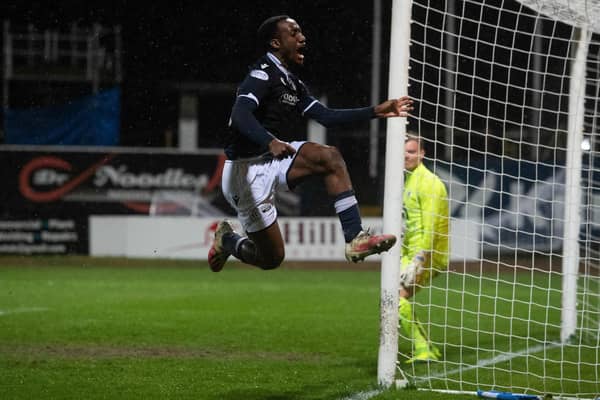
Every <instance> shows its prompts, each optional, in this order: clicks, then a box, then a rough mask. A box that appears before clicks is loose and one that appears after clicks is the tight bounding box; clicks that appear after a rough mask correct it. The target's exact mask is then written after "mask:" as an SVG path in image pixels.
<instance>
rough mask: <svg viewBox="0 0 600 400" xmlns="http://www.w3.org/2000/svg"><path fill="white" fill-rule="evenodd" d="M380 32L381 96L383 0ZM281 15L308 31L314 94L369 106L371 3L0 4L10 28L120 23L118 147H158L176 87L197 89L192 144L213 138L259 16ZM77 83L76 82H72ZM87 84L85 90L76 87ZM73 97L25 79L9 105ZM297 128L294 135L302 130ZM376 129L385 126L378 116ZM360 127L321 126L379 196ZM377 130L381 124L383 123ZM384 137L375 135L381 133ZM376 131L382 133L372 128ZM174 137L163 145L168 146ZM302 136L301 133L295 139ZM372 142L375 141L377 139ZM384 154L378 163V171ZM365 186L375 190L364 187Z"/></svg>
mask: <svg viewBox="0 0 600 400" xmlns="http://www.w3.org/2000/svg"><path fill="white" fill-rule="evenodd" d="M382 8H383V12H382V14H383V17H382V22H383V24H382V25H383V34H382V53H383V56H382V58H381V60H379V66H380V68H381V71H382V82H381V93H382V97H385V96H386V94H385V93H386V91H387V90H386V88H387V81H386V77H387V72H388V71H387V65H388V63H387V53H388V51H389V50H388V49H389V31H388V30H389V18H390V12H389V10H390V8H391V0H384V1H383V2H382ZM277 14H288V15H290V16H292V17H294V18H296V19H297V21H298V22H299V23H300V25H301V26H302V28H303V30H304V33H305V34H306V36H307V37H308V46H309V51H308V54H307V60H306V64H305V67H304V68H303V70H302V71H301V74H300V75H301V77H302V78H303V80H304V81H306V82H307V83H308V84H309V87H310V88H311V90H312V91H313V94H315V95H317V96H320V95H322V94H326V95H327V101H328V104H329V105H331V106H333V107H343V108H345V107H358V106H365V105H369V104H370V103H371V102H370V92H371V63H372V60H371V51H372V25H373V4H372V2H359V1H353V2H348V1H341V0H334V1H325V0H318V1H310V2H299V1H289V0H282V1H235V0H222V1H217V2H212V1H211V2H208V1H198V2H195V1H168V2H167V1H160V2H145V3H139V2H131V1H129V2H127V1H108V2H103V3H99V2H89V3H88V2H81V1H58V2H52V3H51V2H21V1H16V0H9V1H4V2H2V3H0V16H1V19H3V20H9V21H10V24H11V29H15V30H16V29H19V28H21V29H24V28H26V27H27V25H28V24H33V25H34V26H35V27H36V29H41V30H44V29H51V30H52V29H53V30H58V31H68V29H69V27H70V26H71V25H72V24H73V23H77V24H78V25H79V26H81V27H86V26H92V25H93V24H94V23H99V24H101V25H102V26H105V27H112V26H116V25H120V26H121V30H122V43H123V44H122V48H123V52H122V68H123V81H122V83H121V85H120V87H121V89H122V95H121V96H122V97H121V130H120V145H123V146H152V147H160V146H164V145H165V144H166V142H167V139H166V134H165V133H166V132H168V131H171V132H176V130H177V124H178V116H179V99H180V95H181V91H182V88H185V89H183V90H186V91H188V92H189V91H192V92H194V91H195V92H197V94H198V103H199V107H198V121H199V140H198V144H199V146H201V147H215V146H218V136H219V135H220V134H221V133H222V132H223V130H224V129H225V128H226V123H227V120H228V116H229V111H230V108H231V105H232V103H233V99H234V91H235V87H236V85H237V83H239V81H240V80H241V79H242V78H243V76H244V74H245V72H246V70H247V66H248V64H250V63H251V62H252V61H254V59H255V58H256V56H257V52H256V46H255V43H256V41H255V33H256V29H257V27H258V25H259V24H260V23H261V22H262V21H263V20H264V19H265V18H267V17H269V16H271V15H277ZM80 86H81V85H80ZM85 90H87V88H84V91H85ZM79 95H81V88H78V89H77V88H73V85H67V84H64V85H61V87H57V85H54V87H53V88H51V89H49V86H48V85H44V84H40V85H31V84H29V85H28V86H27V87H26V88H24V89H18V88H17V87H15V88H12V89H11V95H10V103H11V107H30V106H38V105H41V106H44V105H49V104H48V103H52V102H54V103H61V102H63V101H65V99H67V98H69V97H76V96H79ZM304 128H305V127H299V129H298V130H297V131H296V132H294V134H300V135H304V134H305V129H304ZM380 129H384V125H383V124H380ZM368 130H369V125H368V123H367V122H365V123H363V124H355V125H353V126H351V127H344V128H336V129H330V130H329V131H328V133H329V136H328V144H331V145H335V146H338V147H339V148H340V149H341V151H342V152H343V153H344V154H345V156H346V159H347V163H348V166H349V168H350V169H351V172H352V173H353V175H354V176H355V178H354V181H355V185H356V186H358V187H360V186H362V185H366V187H368V188H369V190H365V191H364V197H363V199H364V200H366V201H367V203H368V204H378V203H379V201H378V199H377V198H376V197H378V196H379V195H378V192H379V190H380V187H381V183H380V182H381V181H382V179H381V180H378V179H374V178H370V177H369V174H368V171H367V169H366V165H365V163H364V160H365V159H368V153H367V152H368V148H369V139H368ZM382 132H383V130H382ZM382 135H383V133H382ZM381 137H383V136H381ZM174 138H175V142H174V143H172V145H175V146H176V145H177V143H176V138H177V135H176V134H175V135H174ZM300 138H301V139H302V138H305V136H304V137H300ZM380 148H381V147H380ZM383 162H384V159H383V157H380V167H379V170H380V171H383ZM371 188H373V189H374V188H378V189H377V190H372V189H371Z"/></svg>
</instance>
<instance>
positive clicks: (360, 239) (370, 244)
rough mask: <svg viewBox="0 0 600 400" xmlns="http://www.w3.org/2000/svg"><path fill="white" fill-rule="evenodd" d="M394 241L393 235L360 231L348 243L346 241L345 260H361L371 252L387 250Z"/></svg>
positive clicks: (376, 252) (377, 252)
mask: <svg viewBox="0 0 600 400" xmlns="http://www.w3.org/2000/svg"><path fill="white" fill-rule="evenodd" d="M395 243H396V236H394V235H386V234H382V235H371V234H370V233H369V231H368V230H367V231H366V232H365V231H360V233H359V234H358V235H356V237H355V238H354V239H352V241H351V242H350V243H346V260H348V261H351V262H354V263H356V262H359V261H363V260H364V259H365V257H367V256H370V255H371V254H379V253H381V252H384V251H387V250H389V249H390V248H391V247H392V246H393V245H394V244H395Z"/></svg>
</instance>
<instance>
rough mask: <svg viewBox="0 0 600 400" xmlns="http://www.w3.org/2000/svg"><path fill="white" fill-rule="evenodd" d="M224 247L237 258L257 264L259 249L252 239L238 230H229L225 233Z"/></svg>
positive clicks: (247, 262)
mask: <svg viewBox="0 0 600 400" xmlns="http://www.w3.org/2000/svg"><path fill="white" fill-rule="evenodd" d="M222 240H223V248H224V249H225V250H226V251H227V252H229V253H230V254H231V255H233V256H234V257H235V258H237V259H239V260H241V261H243V262H245V263H246V264H252V265H257V262H258V249H257V248H256V245H255V244H254V242H253V241H252V240H250V239H249V238H248V237H246V236H242V235H240V234H239V233H237V232H227V233H226V234H224V235H223V239H222Z"/></svg>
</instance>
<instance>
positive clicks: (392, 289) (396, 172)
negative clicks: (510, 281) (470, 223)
mask: <svg viewBox="0 0 600 400" xmlns="http://www.w3.org/2000/svg"><path fill="white" fill-rule="evenodd" d="M411 3H412V2H411V0H394V1H393V3H392V29H391V42H390V67H389V71H390V72H389V83H388V93H389V96H390V97H391V98H398V97H402V96H405V95H407V94H408V75H407V74H406V72H405V73H402V71H408V60H409V51H408V47H409V41H408V40H407V38H410V16H411V6H412V4H411ZM405 137H406V122H405V120H404V119H400V118H388V119H387V136H386V149H385V154H386V155H388V156H387V157H386V158H385V192H384V199H383V231H384V232H386V233H391V234H395V235H396V237H398V238H401V237H402V192H403V188H404V184H403V182H404V173H403V170H404V138H405ZM398 265H400V245H399V244H398V245H396V246H394V247H393V248H392V249H391V250H390V251H389V252H387V253H383V256H382V262H381V294H380V326H381V329H380V340H379V358H378V365H377V380H378V382H379V384H380V385H381V386H383V387H390V386H391V385H392V384H393V383H394V380H395V375H396V361H397V352H398V330H397V329H398V328H397V327H398V282H399V273H400V271H399V270H398Z"/></svg>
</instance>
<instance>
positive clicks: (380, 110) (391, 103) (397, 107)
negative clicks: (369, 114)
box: [374, 96, 414, 118]
mask: <svg viewBox="0 0 600 400" xmlns="http://www.w3.org/2000/svg"><path fill="white" fill-rule="evenodd" d="M412 110H414V108H413V100H412V99H411V98H410V97H408V96H403V97H400V98H399V99H391V100H387V101H384V102H383V103H381V104H379V105H377V106H375V110H374V111H375V116H376V117H377V118H391V117H408V116H409V115H410V112H411V111H412Z"/></svg>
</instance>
